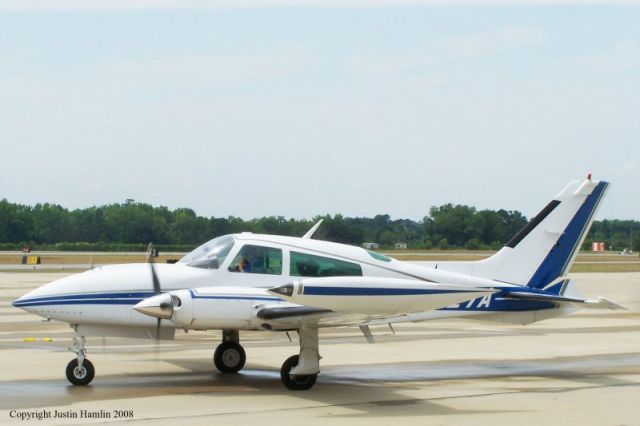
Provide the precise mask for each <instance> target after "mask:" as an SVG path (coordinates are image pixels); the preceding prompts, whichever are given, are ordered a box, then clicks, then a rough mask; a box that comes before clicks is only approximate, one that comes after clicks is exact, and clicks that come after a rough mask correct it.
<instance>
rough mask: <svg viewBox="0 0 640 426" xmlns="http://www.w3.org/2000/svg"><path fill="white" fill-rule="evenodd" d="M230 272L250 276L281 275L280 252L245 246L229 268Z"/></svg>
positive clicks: (266, 248) (272, 249) (271, 248)
mask: <svg viewBox="0 0 640 426" xmlns="http://www.w3.org/2000/svg"><path fill="white" fill-rule="evenodd" d="M229 271H231V272H247V273H250V274H273V275H281V274H282V250H280V249H277V248H273V247H263V246H254V245H251V244H247V245H245V246H244V247H242V248H241V249H240V252H238V254H237V256H236V257H235V259H233V262H231V265H230V266H229Z"/></svg>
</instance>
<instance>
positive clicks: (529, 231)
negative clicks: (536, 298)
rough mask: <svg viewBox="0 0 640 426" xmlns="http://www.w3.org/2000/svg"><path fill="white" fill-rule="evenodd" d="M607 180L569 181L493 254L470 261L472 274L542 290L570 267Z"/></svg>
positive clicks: (553, 283) (604, 190)
mask: <svg viewBox="0 0 640 426" xmlns="http://www.w3.org/2000/svg"><path fill="white" fill-rule="evenodd" d="M608 186H609V184H608V183H607V182H603V181H601V182H598V181H592V180H591V179H586V180H584V181H582V182H580V181H575V182H572V183H570V184H569V185H567V187H566V188H565V189H563V190H562V191H561V192H560V193H559V194H558V195H557V196H556V197H555V198H554V199H553V200H552V201H551V202H550V203H549V204H547V206H546V207H545V208H543V209H542V211H540V213H538V215H536V216H535V217H534V218H533V219H531V221H529V223H528V224H527V225H526V226H525V227H524V228H522V230H520V232H518V233H517V234H516V235H515V236H514V237H513V238H512V239H511V240H509V242H508V243H507V244H506V245H505V246H504V247H503V248H502V249H501V250H500V251H499V252H498V253H496V254H495V255H493V256H491V257H490V258H488V259H485V260H482V261H479V262H474V265H473V266H472V270H471V271H469V272H471V273H472V275H474V276H479V277H483V278H489V279H493V280H496V281H501V282H505V283H510V284H518V285H526V286H527V287H531V288H535V289H544V288H547V287H548V286H550V285H554V286H555V285H556V284H557V280H558V278H561V277H563V276H564V275H565V274H566V273H567V272H568V271H569V268H570V267H571V264H572V263H573V261H574V259H575V256H576V255H577V253H578V251H579V249H580V246H581V245H582V243H583V242H584V239H585V237H586V235H587V233H588V232H589V228H590V227H591V223H592V222H593V216H594V213H595V212H596V209H597V207H598V205H599V204H600V202H601V201H602V199H603V197H604V194H605V192H606V190H607V187H608Z"/></svg>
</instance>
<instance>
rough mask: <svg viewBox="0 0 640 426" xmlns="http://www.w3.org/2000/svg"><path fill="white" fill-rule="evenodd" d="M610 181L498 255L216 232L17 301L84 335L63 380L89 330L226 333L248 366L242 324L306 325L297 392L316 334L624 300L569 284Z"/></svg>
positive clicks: (81, 358) (308, 380)
mask: <svg viewBox="0 0 640 426" xmlns="http://www.w3.org/2000/svg"><path fill="white" fill-rule="evenodd" d="M607 187H608V183H607V182H603V181H601V182H598V181H594V180H592V179H591V175H589V177H588V178H587V179H586V180H584V181H575V182H572V183H570V184H569V185H568V186H567V187H566V188H564V189H563V190H562V191H561V192H560V193H559V194H558V195H557V196H556V197H555V198H554V199H553V200H552V201H551V202H550V203H549V204H547V205H546V206H545V207H544V208H543V209H542V211H540V213H539V214H538V215H536V216H535V217H534V218H533V219H531V221H530V222H529V223H528V224H527V225H526V226H525V227H524V228H523V229H522V230H521V231H520V232H518V233H517V234H516V235H515V236H514V237H513V238H512V239H511V240H510V241H509V242H507V244H506V245H505V246H504V247H503V248H502V249H501V250H500V251H498V252H497V253H496V254H495V255H493V256H491V257H489V258H488V259H485V260H481V261H474V262H440V263H438V264H436V265H435V266H433V267H427V266H423V265H418V264H414V263H407V262H401V261H398V260H395V259H392V258H389V257H386V256H383V255H381V254H378V253H375V252H371V251H367V250H365V249H362V248H359V247H354V246H348V245H343V244H336V243H331V242H327V241H320V240H313V239H311V236H312V234H313V233H314V232H315V230H316V229H317V227H318V226H319V224H320V223H318V224H316V225H315V226H314V227H313V228H312V229H311V230H309V232H307V234H306V235H305V236H303V237H302V238H293V237H283V236H275V235H256V234H251V233H242V234H236V235H226V236H222V237H218V238H215V239H213V240H211V241H209V242H207V243H205V244H203V245H202V246H200V247H198V248H196V249H195V250H193V251H192V252H191V253H189V254H187V255H186V256H185V257H183V258H182V259H181V260H180V261H179V262H178V263H176V264H155V265H154V264H153V263H146V264H145V263H142V264H128V265H114V266H105V267H100V268H97V269H93V270H90V271H87V272H83V273H80V274H76V275H72V276H69V277H65V278H62V279H59V280H56V281H53V282H51V283H49V284H46V285H44V286H42V287H40V288H37V289H35V290H33V291H32V292H30V293H28V294H26V295H24V296H23V297H21V298H19V299H17V300H16V301H14V302H13V305H14V306H16V307H19V308H22V309H24V310H25V311H28V312H32V313H34V314H37V315H40V316H43V317H45V318H47V319H53V320H58V321H64V322H67V323H69V324H70V325H71V327H72V328H73V330H74V331H75V336H76V337H74V344H73V347H72V348H70V350H72V351H73V352H75V354H76V358H74V359H73V360H71V362H70V363H69V365H68V366H67V368H66V375H67V378H68V380H69V381H70V382H71V383H73V384H74V385H86V384H88V383H90V382H91V381H92V380H93V378H94V372H95V370H94V367H93V365H92V363H91V362H90V361H89V360H88V359H87V358H86V351H85V337H87V336H103V337H104V336H114V337H131V338H149V337H151V338H155V339H172V338H174V336H175V331H176V329H183V330H185V331H187V330H190V329H194V330H212V329H217V330H222V342H221V343H220V344H219V346H218V347H217V348H216V350H215V353H214V355H213V361H214V364H215V366H216V367H217V368H218V370H220V371H221V372H224V373H236V372H238V371H240V370H241V369H242V367H243V366H244V364H245V359H246V357H245V352H244V349H243V348H242V346H241V345H240V334H239V332H240V331H243V330H268V331H272V332H274V331H293V330H295V331H297V333H298V335H299V342H300V351H299V354H298V355H294V356H292V357H290V358H289V359H287V360H286V361H285V362H284V364H283V365H282V369H281V373H280V376H281V379H282V382H283V383H284V385H285V386H286V387H287V388H289V389H292V390H305V389H310V388H311V387H312V386H313V385H314V383H315V381H316V378H317V375H318V373H319V372H320V366H319V361H320V354H319V347H318V329H319V328H322V327H338V326H359V327H360V329H361V330H362V332H363V333H364V335H365V337H367V338H368V339H369V340H370V339H371V332H370V330H369V326H370V325H373V324H393V323H397V322H405V321H411V322H417V321H426V320H431V319H437V318H449V317H467V318H476V319H482V320H492V321H500V322H508V323H518V324H528V323H532V322H535V321H540V320H544V319H547V318H552V317H557V316H560V315H564V314H567V313H569V312H572V311H574V310H576V309H577V308H583V307H592V308H610V309H619V308H623V307H621V306H620V305H617V304H616V303H614V302H611V301H609V300H607V299H604V298H600V297H599V298H596V299H585V298H584V297H581V296H580V295H579V294H577V293H576V292H575V291H574V290H573V289H572V284H571V282H570V281H569V280H568V279H566V274H567V272H568V271H569V268H570V266H571V264H572V263H573V260H574V258H575V256H576V254H577V253H578V250H579V248H580V246H581V244H582V242H583V240H584V238H585V236H586V234H587V232H588V230H589V227H590V226H591V223H592V221H593V216H594V213H595V211H596V208H597V207H598V205H599V204H600V202H601V201H602V199H603V197H604V194H605V192H606V190H607Z"/></svg>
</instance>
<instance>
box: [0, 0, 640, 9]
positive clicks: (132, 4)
mask: <svg viewBox="0 0 640 426" xmlns="http://www.w3.org/2000/svg"><path fill="white" fill-rule="evenodd" d="M592 4H603V5H615V4H626V5H639V4H640V0H3V1H2V2H0V10H14V11H28V10H102V9H109V10H133V9H189V8H215V7H223V8H256V7H257V8H262V7H317V8H372V7H373V8H375V7H403V6H432V5H436V6H450V5H454V6H455V5H496V6H501V5H504V6H521V5H592Z"/></svg>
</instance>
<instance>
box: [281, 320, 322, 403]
mask: <svg viewBox="0 0 640 426" xmlns="http://www.w3.org/2000/svg"><path fill="white" fill-rule="evenodd" d="M298 335H299V336H300V354H299V355H294V356H292V357H289V358H288V359H287V360H286V361H285V362H284V364H282V368H281V369H280V379H281V380H282V384H284V386H285V387H286V388H287V389H289V390H309V389H311V388H312V387H313V385H314V384H315V383H316V379H317V378H318V373H319V372H320V353H319V351H318V329H317V328H301V329H300V330H298Z"/></svg>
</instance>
